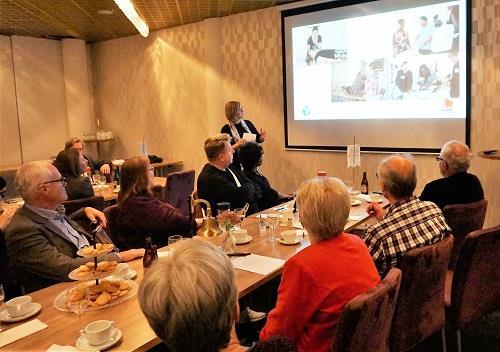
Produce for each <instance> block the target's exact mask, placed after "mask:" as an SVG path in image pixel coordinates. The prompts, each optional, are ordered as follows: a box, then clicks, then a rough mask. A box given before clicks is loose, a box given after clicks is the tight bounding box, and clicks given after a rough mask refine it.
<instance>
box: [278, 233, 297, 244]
mask: <svg viewBox="0 0 500 352" xmlns="http://www.w3.org/2000/svg"><path fill="white" fill-rule="evenodd" d="M281 240H282V241H283V242H287V243H293V242H295V241H297V230H288V231H283V232H282V233H281Z"/></svg>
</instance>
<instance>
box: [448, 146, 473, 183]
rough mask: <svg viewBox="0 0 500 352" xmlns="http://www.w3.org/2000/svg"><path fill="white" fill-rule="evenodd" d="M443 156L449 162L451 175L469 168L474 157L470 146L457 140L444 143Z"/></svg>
mask: <svg viewBox="0 0 500 352" xmlns="http://www.w3.org/2000/svg"><path fill="white" fill-rule="evenodd" d="M441 157H442V158H443V159H444V161H446V163H447V164H448V167H449V168H450V171H451V173H450V174H451V175H453V174H456V173H459V172H464V171H467V170H469V167H470V162H471V159H472V155H471V153H470V150H469V147H468V146H467V145H466V144H464V143H462V142H460V141H456V140H451V141H449V142H446V143H445V144H444V145H443V148H441Z"/></svg>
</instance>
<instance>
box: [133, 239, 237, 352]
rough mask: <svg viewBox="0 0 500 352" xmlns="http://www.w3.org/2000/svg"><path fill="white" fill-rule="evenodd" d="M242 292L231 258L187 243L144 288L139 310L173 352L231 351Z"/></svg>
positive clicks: (202, 245)
mask: <svg viewBox="0 0 500 352" xmlns="http://www.w3.org/2000/svg"><path fill="white" fill-rule="evenodd" d="M236 300H237V290H236V283H235V278H234V269H233V266H232V264H231V261H230V260H229V258H228V257H227V256H226V255H225V254H224V253H223V252H222V251H221V250H219V249H218V248H217V247H215V246H214V245H212V244H210V243H208V242H205V241H200V240H191V239H187V240H184V241H181V243H178V245H177V246H176V247H175V251H174V252H173V253H172V254H171V255H170V256H168V257H166V258H162V259H159V260H158V261H157V262H156V263H155V264H154V265H153V266H152V268H151V269H150V270H149V272H148V273H147V274H146V275H145V277H144V280H143V281H142V284H141V287H140V288H139V304H140V306H141V309H142V312H143V313H144V315H145V316H146V318H147V320H148V322H149V325H150V326H151V328H152V329H153V330H154V332H155V333H156V335H157V336H158V337H159V338H160V339H161V340H162V341H163V342H164V343H165V344H166V345H167V347H168V349H169V350H170V351H173V352H177V351H192V352H197V351H200V352H202V351H203V352H205V351H208V352H210V351H213V352H216V351H219V349H220V348H223V347H227V345H228V343H229V340H230V331H231V328H232V325H233V310H234V307H235V306H236Z"/></svg>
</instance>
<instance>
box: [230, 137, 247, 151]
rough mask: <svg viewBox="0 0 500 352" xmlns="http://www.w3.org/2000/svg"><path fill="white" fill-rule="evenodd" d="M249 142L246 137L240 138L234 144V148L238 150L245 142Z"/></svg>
mask: <svg viewBox="0 0 500 352" xmlns="http://www.w3.org/2000/svg"><path fill="white" fill-rule="evenodd" d="M246 142H247V140H246V139H245V138H240V139H238V142H236V143H235V144H234V145H233V149H234V150H236V149H238V148H239V147H241V146H242V145H243V144H245V143H246Z"/></svg>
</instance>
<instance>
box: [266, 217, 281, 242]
mask: <svg viewBox="0 0 500 352" xmlns="http://www.w3.org/2000/svg"><path fill="white" fill-rule="evenodd" d="M267 223H268V224H269V227H270V231H271V233H270V237H269V239H270V240H271V241H276V240H277V239H278V237H279V236H277V235H276V229H277V228H278V225H279V223H280V217H279V215H278V214H274V213H273V214H267Z"/></svg>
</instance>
